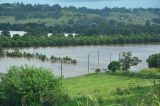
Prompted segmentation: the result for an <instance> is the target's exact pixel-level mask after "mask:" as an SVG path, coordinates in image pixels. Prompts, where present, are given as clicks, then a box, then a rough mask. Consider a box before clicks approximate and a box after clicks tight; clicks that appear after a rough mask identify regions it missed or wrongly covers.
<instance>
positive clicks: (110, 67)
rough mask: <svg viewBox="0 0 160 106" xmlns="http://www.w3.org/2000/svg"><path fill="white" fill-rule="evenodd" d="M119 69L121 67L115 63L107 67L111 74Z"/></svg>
mask: <svg viewBox="0 0 160 106" xmlns="http://www.w3.org/2000/svg"><path fill="white" fill-rule="evenodd" d="M120 67H121V64H120V63H119V62H117V61H113V62H111V63H110V64H109V65H108V69H109V70H111V71H113V72H116V70H118V69H120Z"/></svg>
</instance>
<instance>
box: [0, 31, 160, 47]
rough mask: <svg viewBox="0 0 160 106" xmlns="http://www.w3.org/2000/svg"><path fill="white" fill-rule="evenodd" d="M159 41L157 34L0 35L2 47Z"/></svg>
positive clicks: (159, 37)
mask: <svg viewBox="0 0 160 106" xmlns="http://www.w3.org/2000/svg"><path fill="white" fill-rule="evenodd" d="M151 42H160V36H159V35H147V34H141V35H112V36H84V35H77V36H75V37H73V36H72V35H69V36H68V37H66V36H64V35H52V36H39V37H37V36H29V35H24V36H19V35H14V36H13V37H9V36H8V35H7V36H4V35H3V36H1V37H0V46H2V47H40V46H41V47H47V46H72V45H73V46H76V45H105V44H129V43H151Z"/></svg>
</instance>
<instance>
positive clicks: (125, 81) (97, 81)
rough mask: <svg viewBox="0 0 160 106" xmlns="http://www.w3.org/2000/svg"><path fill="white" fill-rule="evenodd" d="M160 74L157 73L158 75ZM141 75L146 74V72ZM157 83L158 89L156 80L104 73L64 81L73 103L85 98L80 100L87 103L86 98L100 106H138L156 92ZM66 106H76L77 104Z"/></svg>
mask: <svg viewBox="0 0 160 106" xmlns="http://www.w3.org/2000/svg"><path fill="white" fill-rule="evenodd" d="M154 72H155V70H154ZM159 72H160V71H156V74H157V73H159ZM141 73H144V71H143V72H141ZM147 73H148V74H150V71H148V70H147ZM154 80H155V82H154ZM155 83H156V87H159V80H158V79H156V78H149V79H146V78H142V77H129V76H125V75H124V76H123V75H116V74H115V75H112V74H104V73H100V74H90V75H86V76H81V77H76V78H68V79H65V80H64V86H65V88H66V90H67V91H68V92H69V96H70V97H71V98H72V99H73V101H74V99H76V98H83V99H78V100H79V101H85V99H84V98H85V97H86V98H96V100H97V101H98V102H99V105H100V106H124V105H126V106H137V105H138V104H141V101H142V100H143V99H144V98H147V97H148V95H149V94H150V93H152V92H153V91H154V89H153V88H154V87H153V86H154V84H155ZM158 92H160V89H158ZM78 100H77V102H78ZM86 101H88V100H86ZM146 102H148V101H146ZM66 105H69V106H72V105H73V106H76V104H75V102H73V103H69V104H66ZM66 105H65V106H66ZM83 106H90V105H83ZM138 106H139V105H138ZM145 106H148V105H147V104H146V105H145Z"/></svg>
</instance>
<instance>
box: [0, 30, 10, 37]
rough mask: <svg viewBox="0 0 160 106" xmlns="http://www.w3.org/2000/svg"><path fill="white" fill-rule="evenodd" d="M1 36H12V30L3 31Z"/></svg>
mask: <svg viewBox="0 0 160 106" xmlns="http://www.w3.org/2000/svg"><path fill="white" fill-rule="evenodd" d="M1 36H4V37H10V36H11V35H10V32H9V31H8V30H4V31H2V32H1Z"/></svg>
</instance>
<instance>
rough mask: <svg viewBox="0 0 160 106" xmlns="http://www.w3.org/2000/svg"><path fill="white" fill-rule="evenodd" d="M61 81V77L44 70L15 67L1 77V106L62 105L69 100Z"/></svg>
mask: <svg viewBox="0 0 160 106" xmlns="http://www.w3.org/2000/svg"><path fill="white" fill-rule="evenodd" d="M61 81H62V78H61V77H56V76H55V75H54V74H53V73H52V72H51V71H48V70H46V69H44V68H35V67H29V66H21V67H16V66H13V67H11V68H10V69H9V71H8V72H7V73H6V74H1V75H0V105H3V106H6V105H7V106H33V105H42V104H45V103H50V104H61V103H62V101H64V102H65V100H67V95H66V94H64V92H63V87H62V83H61ZM63 98H64V99H63Z"/></svg>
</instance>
